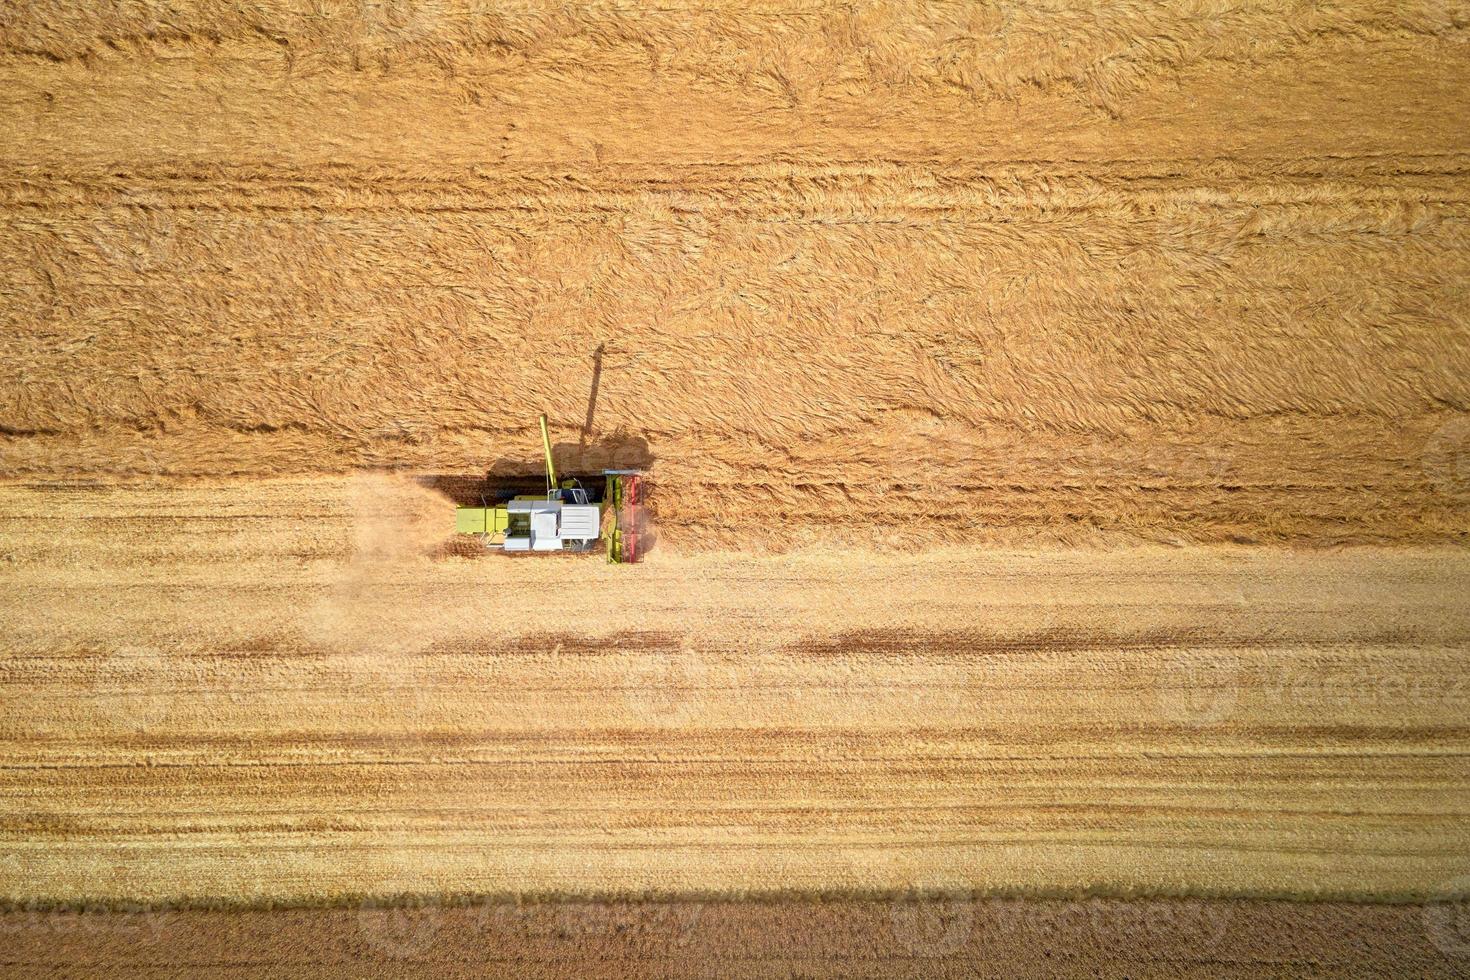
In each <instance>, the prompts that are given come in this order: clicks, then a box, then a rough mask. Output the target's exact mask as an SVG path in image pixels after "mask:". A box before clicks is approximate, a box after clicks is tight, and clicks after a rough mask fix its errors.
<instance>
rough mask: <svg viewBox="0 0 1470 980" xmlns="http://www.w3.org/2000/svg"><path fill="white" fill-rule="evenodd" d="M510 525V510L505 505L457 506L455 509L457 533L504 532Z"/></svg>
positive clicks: (491, 533)
mask: <svg viewBox="0 0 1470 980" xmlns="http://www.w3.org/2000/svg"><path fill="white" fill-rule="evenodd" d="M508 527H510V512H509V511H507V510H506V509H505V508H504V507H456V508H455V509H454V531H455V533H456V534H486V535H490V536H492V537H493V536H495V535H498V534H504V533H505V530H506V528H508Z"/></svg>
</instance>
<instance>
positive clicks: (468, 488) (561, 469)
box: [414, 433, 657, 557]
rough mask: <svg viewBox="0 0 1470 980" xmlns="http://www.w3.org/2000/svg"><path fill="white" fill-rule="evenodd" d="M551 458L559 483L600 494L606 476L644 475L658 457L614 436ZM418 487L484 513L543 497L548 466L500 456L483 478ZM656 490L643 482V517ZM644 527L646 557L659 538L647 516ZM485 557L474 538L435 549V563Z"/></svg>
mask: <svg viewBox="0 0 1470 980" xmlns="http://www.w3.org/2000/svg"><path fill="white" fill-rule="evenodd" d="M551 458H552V460H553V461H554V462H555V464H556V474H557V479H558V480H564V479H566V478H568V477H577V478H578V479H580V480H581V481H582V482H583V484H584V485H585V486H586V487H587V488H588V489H592V490H596V491H598V492H600V491H601V489H602V471H603V470H641V471H643V472H645V473H646V472H647V471H648V470H649V469H650V468H651V467H652V466H653V461H654V458H655V457H654V455H653V452H652V451H651V450H650V449H649V447H648V440H646V439H644V438H643V437H642V436H629V435H623V434H620V433H613V434H611V435H608V436H604V437H601V438H598V439H595V440H593V441H592V442H559V443H557V444H555V445H554V446H552V447H551ZM414 482H416V483H418V484H419V485H420V486H422V487H426V488H428V489H430V490H433V491H434V492H436V493H439V494H442V495H443V496H445V497H447V498H449V499H450V500H452V501H453V502H454V504H455V506H456V507H484V506H486V505H488V504H491V503H493V502H495V501H497V500H504V499H506V498H508V497H514V496H517V495H520V494H534V495H542V494H545V493H546V469H545V461H544V460H543V459H542V457H541V456H540V455H539V454H537V455H534V456H533V455H525V454H523V455H519V456H502V457H500V458H499V459H497V460H495V461H494V462H493V463H491V464H490V468H489V469H488V470H487V471H486V472H485V474H484V475H483V476H470V475H465V474H463V473H443V474H425V475H422V476H417V477H415V478H414ZM652 490H653V487H652V484H651V483H650V482H649V481H648V480H647V478H645V479H644V481H643V493H644V498H643V500H644V504H645V508H644V509H645V511H648V510H650V509H651V508H652V504H653V493H652ZM643 523H644V526H643V527H642V528H640V538H641V540H642V547H643V551H644V552H648V551H650V550H652V549H653V547H654V545H655V544H656V540H657V538H656V535H655V534H654V533H653V531H652V529H651V528H650V527H649V526H648V525H647V518H646V513H645V515H644V522H643ZM487 553H488V552H486V550H485V549H484V548H483V547H482V546H481V545H480V544H479V543H478V542H477V541H476V540H475V539H474V538H471V537H468V536H461V535H452V536H451V537H450V538H449V539H448V540H447V541H445V542H443V543H442V544H440V545H439V547H438V548H436V549H435V555H436V556H437V557H446V556H450V555H458V556H464V557H476V556H479V555H483V554H487Z"/></svg>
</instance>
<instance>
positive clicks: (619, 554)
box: [454, 415, 644, 564]
mask: <svg viewBox="0 0 1470 980" xmlns="http://www.w3.org/2000/svg"><path fill="white" fill-rule="evenodd" d="M541 446H542V449H543V450H544V452H545V454H546V492H545V494H522V495H519V496H514V497H510V498H508V499H504V500H500V501H496V502H490V501H485V502H484V506H482V507H460V508H458V509H456V510H455V512H454V529H455V531H456V532H458V533H460V534H469V535H474V536H475V537H477V538H479V539H480V540H481V541H482V542H483V543H484V545H485V547H486V548H489V549H491V550H498V551H505V552H511V553H517V552H524V553H553V552H555V553H562V554H565V553H588V552H593V551H597V550H599V549H600V550H603V551H605V552H606V554H607V560H608V561H609V562H612V563H613V564H624V563H627V562H636V561H639V560H640V559H642V557H643V546H644V541H643V535H642V531H643V526H644V514H643V474H642V473H641V472H639V471H638V470H603V471H602V474H601V477H602V480H601V483H602V485H601V486H600V487H598V486H596V485H595V484H596V481H593V483H594V485H593V486H590V487H589V486H586V485H584V484H583V481H582V480H580V479H578V478H576V477H572V478H569V479H563V480H558V479H557V476H556V465H555V463H554V461H553V460H552V458H551V436H550V434H549V432H548V430H547V426H546V416H545V415H542V416H541Z"/></svg>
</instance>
